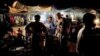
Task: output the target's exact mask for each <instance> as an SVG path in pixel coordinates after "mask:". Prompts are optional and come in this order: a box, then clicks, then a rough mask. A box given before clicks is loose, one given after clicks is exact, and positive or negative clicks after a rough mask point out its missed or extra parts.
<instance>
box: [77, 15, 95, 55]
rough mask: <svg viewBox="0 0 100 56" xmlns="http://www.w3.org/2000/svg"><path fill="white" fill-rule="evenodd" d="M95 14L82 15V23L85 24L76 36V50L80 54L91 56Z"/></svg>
mask: <svg viewBox="0 0 100 56" xmlns="http://www.w3.org/2000/svg"><path fill="white" fill-rule="evenodd" d="M95 18H96V16H95V15H93V14H91V13H86V14H85V15H84V16H83V23H84V25H85V26H83V28H81V29H80V30H79V32H78V36H77V45H76V46H77V47H76V48H77V52H78V53H79V55H80V56H91V51H92V49H91V46H92V41H91V40H92V37H93V29H94V27H95V24H94V20H95Z"/></svg>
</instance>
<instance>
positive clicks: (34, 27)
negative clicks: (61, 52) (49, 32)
mask: <svg viewBox="0 0 100 56" xmlns="http://www.w3.org/2000/svg"><path fill="white" fill-rule="evenodd" d="M39 21H40V15H35V22H31V23H30V24H28V25H27V26H26V29H28V28H31V31H32V35H33V36H32V50H33V52H34V54H35V55H36V56H39V55H41V54H40V52H41V47H40V42H42V41H43V39H45V37H44V36H45V35H46V27H45V26H44V24H42V23H41V22H39Z"/></svg>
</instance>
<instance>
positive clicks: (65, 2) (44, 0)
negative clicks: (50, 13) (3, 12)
mask: <svg viewBox="0 0 100 56" xmlns="http://www.w3.org/2000/svg"><path fill="white" fill-rule="evenodd" d="M14 1H15V0H0V8H7V7H6V6H5V5H4V4H5V3H6V4H8V5H9V6H11V5H12V4H13V2H14ZM17 1H19V2H21V3H23V4H24V5H29V6H36V5H41V6H50V5H53V6H54V7H55V8H57V9H64V8H69V7H80V8H94V9H99V8H100V6H99V4H100V2H99V1H98V0H17Z"/></svg>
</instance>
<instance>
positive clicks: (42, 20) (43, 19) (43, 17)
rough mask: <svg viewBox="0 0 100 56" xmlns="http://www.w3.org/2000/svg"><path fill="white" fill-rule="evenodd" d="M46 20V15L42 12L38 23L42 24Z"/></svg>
mask: <svg viewBox="0 0 100 56" xmlns="http://www.w3.org/2000/svg"><path fill="white" fill-rule="evenodd" d="M46 19H47V13H46V12H44V13H43V14H41V18H40V22H43V23H44V22H45V21H46Z"/></svg>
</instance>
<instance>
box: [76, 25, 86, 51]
mask: <svg viewBox="0 0 100 56" xmlns="http://www.w3.org/2000/svg"><path fill="white" fill-rule="evenodd" d="M84 29H85V26H83V27H82V28H81V29H80V30H79V32H78V35H77V43H76V52H78V44H79V41H80V39H81V37H82V33H83V31H84Z"/></svg>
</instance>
